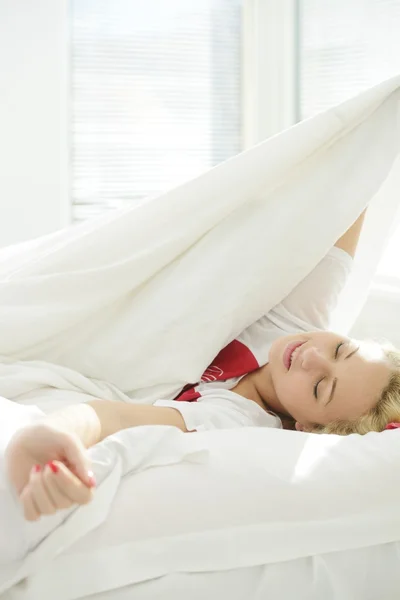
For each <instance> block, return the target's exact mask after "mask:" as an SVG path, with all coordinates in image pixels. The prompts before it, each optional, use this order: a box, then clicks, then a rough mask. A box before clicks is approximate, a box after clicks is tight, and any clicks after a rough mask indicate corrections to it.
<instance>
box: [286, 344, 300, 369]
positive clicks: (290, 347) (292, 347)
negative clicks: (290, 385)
mask: <svg viewBox="0 0 400 600" xmlns="http://www.w3.org/2000/svg"><path fill="white" fill-rule="evenodd" d="M303 344H304V342H290V343H289V344H288V345H287V346H286V348H285V350H284V352H283V364H284V365H285V367H286V370H287V371H289V369H290V357H291V356H292V354H293V352H294V351H295V350H296V348H298V347H299V346H302V345H303Z"/></svg>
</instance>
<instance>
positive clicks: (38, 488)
mask: <svg viewBox="0 0 400 600" xmlns="http://www.w3.org/2000/svg"><path fill="white" fill-rule="evenodd" d="M47 468H48V467H45V469H44V471H46V470H47ZM44 471H40V472H39V471H38V470H37V469H35V470H32V471H31V476H30V478H29V487H30V494H31V498H32V500H33V503H34V505H35V507H36V508H37V510H38V511H39V513H40V514H41V515H53V514H54V513H55V512H56V511H57V507H56V506H55V504H54V502H53V500H52V498H51V496H49V494H48V492H47V489H46V486H45V483H44Z"/></svg>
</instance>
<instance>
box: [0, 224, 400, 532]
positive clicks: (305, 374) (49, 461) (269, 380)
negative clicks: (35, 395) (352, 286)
mask: <svg viewBox="0 0 400 600" xmlns="http://www.w3.org/2000/svg"><path fill="white" fill-rule="evenodd" d="M363 220H364V213H363V214H362V215H361V216H360V217H359V218H358V220H357V221H356V222H355V223H354V224H353V226H352V227H350V229H349V230H348V231H347V232H346V233H345V234H344V235H343V236H342V237H341V238H340V239H339V240H338V241H337V243H336V244H335V247H334V248H333V249H332V250H331V251H330V252H329V253H328V255H327V256H326V257H325V258H324V259H323V260H322V261H321V262H320V264H319V265H317V267H316V268H315V269H314V271H313V272H312V273H311V274H310V275H309V276H308V277H306V279H305V280H303V281H302V282H301V283H300V284H299V285H298V286H297V288H296V289H295V290H293V292H292V293H291V294H290V295H289V296H288V297H287V298H286V299H285V300H284V302H282V304H280V305H278V306H276V307H275V308H274V309H273V310H272V311H270V313H269V314H268V315H266V316H265V317H263V318H261V319H260V320H259V321H257V322H256V323H254V324H253V325H252V326H250V327H249V328H248V329H246V330H245V331H244V332H243V333H242V334H241V335H240V336H239V337H238V338H237V339H236V340H234V341H233V342H231V344H229V345H228V346H227V347H226V348H224V349H223V350H222V351H221V352H220V354H219V355H218V356H217V357H216V358H215V359H214V361H213V362H212V364H211V365H210V366H209V367H208V368H207V369H206V371H205V373H204V374H203V377H202V379H201V381H200V382H198V383H196V384H190V385H187V386H185V388H184V389H183V390H182V391H181V393H180V394H179V395H178V397H177V398H175V399H171V400H162V401H158V402H156V403H155V404H154V405H153V406H148V405H138V404H136V405H135V404H125V403H119V402H108V401H101V400H95V401H93V402H88V403H86V404H83V405H78V406H73V407H69V408H67V409H65V410H64V411H61V412H59V413H54V414H53V415H50V416H48V417H46V418H45V419H43V421H42V422H40V423H37V424H35V425H31V426H29V427H26V428H24V429H22V430H20V431H19V432H18V433H17V434H16V435H15V436H14V438H13V439H12V440H11V442H10V444H9V446H8V449H7V452H6V460H7V467H8V473H9V477H10V479H11V481H12V483H13V485H14V486H15V488H16V490H17V492H18V494H19V495H20V499H21V502H22V503H23V506H24V512H25V516H26V518H27V519H28V520H36V519H37V518H39V517H40V515H43V514H52V513H54V512H55V511H56V510H58V509H61V508H67V507H69V506H71V505H72V504H74V503H81V504H82V503H86V502H88V501H89V500H90V498H91V496H92V494H93V488H94V486H95V482H94V480H93V474H92V473H91V471H90V465H89V461H88V457H87V453H86V448H89V447H90V446H93V445H94V444H96V443H98V442H99V441H101V440H102V439H104V438H105V437H107V436H109V435H112V434H113V433H115V432H117V431H119V430H121V429H124V428H129V427H135V426H138V425H151V424H153V425H170V426H174V427H178V428H179V429H181V430H182V431H184V432H191V431H200V430H202V429H203V430H204V429H213V428H214V429H215V428H227V427H243V426H258V427H282V421H283V422H284V423H285V425H286V426H288V427H293V426H294V427H295V428H296V429H297V430H301V431H309V432H312V431H315V432H329V433H337V434H342V435H343V434H349V433H360V434H364V433H367V432H368V431H381V430H383V429H385V427H386V426H387V425H388V423H390V422H392V421H399V420H400V370H399V367H400V358H399V354H398V353H397V352H396V351H394V350H392V349H388V348H385V347H382V346H380V345H378V344H377V343H371V342H369V343H365V342H361V343H360V342H358V341H355V340H352V339H349V338H347V337H345V336H341V335H337V334H335V333H332V332H330V331H327V330H326V329H327V328H328V326H329V318H330V315H331V313H332V310H333V309H334V307H335V305H336V303H337V300H338V297H339V294H340V292H341V290H342V288H343V286H344V283H345V281H346V278H347V276H348V274H349V271H350V268H351V261H352V257H354V254H355V250H356V247H357V243H358V239H359V235H360V232H361V228H362V223H363Z"/></svg>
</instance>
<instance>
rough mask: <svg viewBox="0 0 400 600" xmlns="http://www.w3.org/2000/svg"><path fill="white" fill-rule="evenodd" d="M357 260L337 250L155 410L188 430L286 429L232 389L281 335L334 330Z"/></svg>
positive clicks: (264, 359) (264, 360) (265, 360)
mask: <svg viewBox="0 0 400 600" xmlns="http://www.w3.org/2000/svg"><path fill="white" fill-rule="evenodd" d="M351 265H352V258H351V257H350V255H349V254H347V252H345V251H344V250H341V249H340V248H336V247H333V248H331V250H330V251H329V252H328V254H327V255H326V256H325V258H323V259H322V260H321V262H320V263H319V264H318V265H317V266H316V267H315V269H314V270H313V271H312V272H311V273H310V274H309V275H308V276H307V277H306V278H305V279H304V280H303V281H302V282H301V283H300V284H299V285H298V286H297V287H296V288H295V289H294V290H293V291H292V292H291V293H290V294H289V295H288V296H287V297H286V298H285V300H284V301H283V302H281V303H280V304H278V305H277V306H275V307H274V308H273V309H272V310H271V311H270V312H269V313H268V314H266V315H265V316H263V317H261V319H259V320H258V321H256V322H255V323H253V325H251V326H250V327H248V328H247V329H245V330H244V331H243V332H242V333H241V334H240V335H239V336H238V337H237V338H236V340H233V342H231V343H230V344H228V346H226V347H225V348H224V349H223V350H222V351H221V352H220V354H219V355H218V356H217V357H216V358H215V359H214V361H213V362H212V363H211V365H209V367H208V368H207V369H206V371H205V372H204V374H203V376H202V378H201V381H200V382H199V383H197V384H196V385H193V386H191V387H190V389H189V390H187V391H185V390H183V392H182V393H181V394H180V396H179V399H175V400H159V401H157V402H155V405H156V406H168V407H171V408H175V409H176V410H178V411H179V412H180V414H181V415H182V417H183V419H184V421H185V425H186V427H187V429H188V430H190V431H193V430H196V431H204V430H209V429H226V428H234V427H251V426H253V427H278V428H280V427H282V423H281V421H280V419H279V418H278V417H277V416H276V415H274V414H271V413H269V412H266V411H265V410H264V409H263V408H262V407H261V406H259V405H258V404H256V402H253V401H252V400H249V399H248V398H244V397H243V396H240V395H239V394H236V393H235V392H232V391H230V390H231V389H232V388H233V387H235V385H236V384H237V383H238V382H239V381H240V379H241V378H242V377H244V375H245V374H247V373H249V372H251V371H253V370H255V369H256V368H259V367H261V366H263V365H266V364H267V363H268V357H269V350H270V348H271V345H272V343H273V342H274V341H275V340H276V339H277V338H279V337H282V336H285V335H290V334H294V333H300V332H302V331H312V330H321V329H322V330H326V329H329V324H330V318H331V315H332V313H333V310H334V309H335V307H336V305H337V302H338V299H339V296H340V293H341V291H342V290H343V287H344V285H345V283H346V281H347V278H348V275H349V273H350V270H351Z"/></svg>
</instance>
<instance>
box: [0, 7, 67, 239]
mask: <svg viewBox="0 0 400 600" xmlns="http://www.w3.org/2000/svg"><path fill="white" fill-rule="evenodd" d="M67 5H68V0H0V246H5V245H7V244H11V243H15V242H19V241H22V240H26V239H29V238H33V237H36V236H39V235H42V234H45V233H49V232H51V231H54V230H55V229H58V228H60V227H63V226H65V225H67V224H68V223H69V218H70V215H69V199H68V197H69V184H68V153H69V150H68V127H67V125H68V123H67V120H68V110H67V109H68V93H69V89H68V88H69V86H68V64H67V57H68V43H67V42H68V20H67V18H66V14H67Z"/></svg>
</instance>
